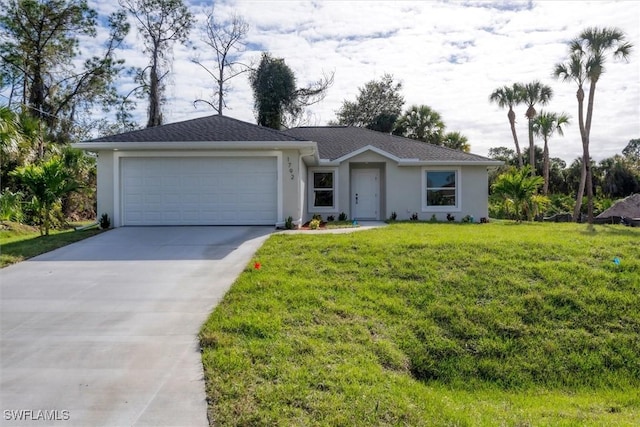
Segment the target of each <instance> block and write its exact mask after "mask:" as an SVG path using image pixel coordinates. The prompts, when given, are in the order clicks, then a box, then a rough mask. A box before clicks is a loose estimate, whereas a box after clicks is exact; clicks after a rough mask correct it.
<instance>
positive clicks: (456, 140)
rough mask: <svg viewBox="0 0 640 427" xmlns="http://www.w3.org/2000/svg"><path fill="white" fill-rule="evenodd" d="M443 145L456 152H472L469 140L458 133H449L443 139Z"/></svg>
mask: <svg viewBox="0 0 640 427" xmlns="http://www.w3.org/2000/svg"><path fill="white" fill-rule="evenodd" d="M442 145H443V146H445V147H448V148H452V149H454V150H460V151H464V152H465V153H468V152H469V151H471V145H470V144H469V140H468V139H467V137H466V136H464V135H463V134H461V133H460V132H458V131H454V132H447V133H446V134H445V135H444V137H443V138H442Z"/></svg>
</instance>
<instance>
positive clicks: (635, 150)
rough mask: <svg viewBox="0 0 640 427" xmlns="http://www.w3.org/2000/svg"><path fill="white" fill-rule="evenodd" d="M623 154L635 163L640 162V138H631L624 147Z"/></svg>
mask: <svg viewBox="0 0 640 427" xmlns="http://www.w3.org/2000/svg"><path fill="white" fill-rule="evenodd" d="M622 155H623V156H625V157H626V158H627V159H629V160H630V161H632V162H634V163H638V162H640V138H636V139H632V140H630V141H629V143H628V144H627V146H626V147H624V148H623V149H622Z"/></svg>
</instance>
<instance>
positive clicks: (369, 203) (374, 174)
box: [351, 169, 380, 219]
mask: <svg viewBox="0 0 640 427" xmlns="http://www.w3.org/2000/svg"><path fill="white" fill-rule="evenodd" d="M351 185H352V187H351V206H352V208H353V209H352V212H353V218H355V219H380V215H379V209H380V170H379V169H353V170H352V171H351Z"/></svg>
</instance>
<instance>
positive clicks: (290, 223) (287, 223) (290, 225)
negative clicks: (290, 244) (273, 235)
mask: <svg viewBox="0 0 640 427" xmlns="http://www.w3.org/2000/svg"><path fill="white" fill-rule="evenodd" d="M284 228H285V229H287V230H293V228H294V225H293V217H291V216H290V217H288V218H287V220H286V221H285V222H284Z"/></svg>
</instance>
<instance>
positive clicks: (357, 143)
mask: <svg viewBox="0 0 640 427" xmlns="http://www.w3.org/2000/svg"><path fill="white" fill-rule="evenodd" d="M284 133H286V134H288V135H291V136H294V137H296V138H302V139H305V140H309V141H315V142H317V143H318V151H319V154H320V158H321V159H328V160H336V159H339V158H340V157H342V156H345V155H347V154H349V153H352V152H354V151H357V150H359V149H361V148H363V147H366V146H367V145H371V146H374V147H376V148H378V149H380V150H383V151H385V152H387V153H389V154H391V155H393V156H396V157H398V158H401V159H418V160H420V161H445V162H446V161H454V162H486V161H492V159H489V158H486V157H482V156H478V155H476V154H470V153H465V152H463V151H459V150H453V149H451V148H446V147H440V146H437V145H433V144H427V143H425V142H420V141H416V140H413V139H409V138H404V137H401V136H395V135H389V134H386V133H382V132H376V131H372V130H369V129H366V128H360V127H352V126H318V127H299V128H293V129H289V130H286V131H284Z"/></svg>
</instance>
